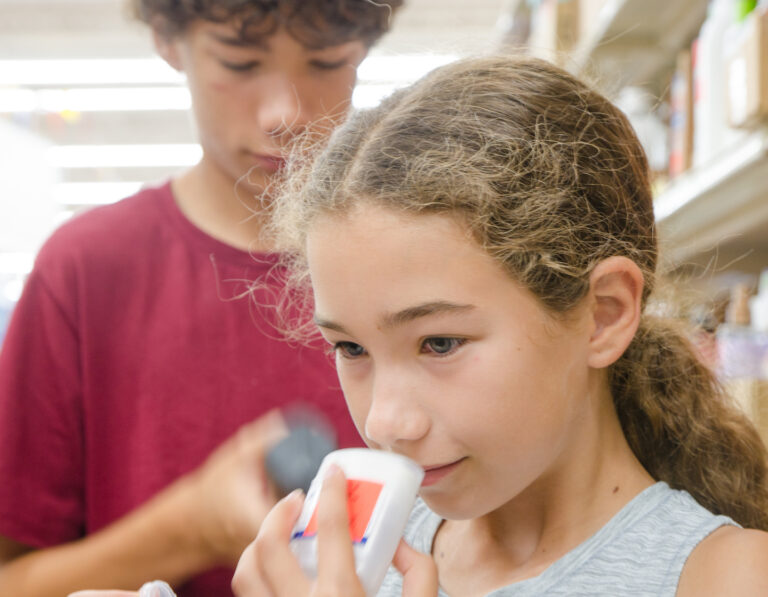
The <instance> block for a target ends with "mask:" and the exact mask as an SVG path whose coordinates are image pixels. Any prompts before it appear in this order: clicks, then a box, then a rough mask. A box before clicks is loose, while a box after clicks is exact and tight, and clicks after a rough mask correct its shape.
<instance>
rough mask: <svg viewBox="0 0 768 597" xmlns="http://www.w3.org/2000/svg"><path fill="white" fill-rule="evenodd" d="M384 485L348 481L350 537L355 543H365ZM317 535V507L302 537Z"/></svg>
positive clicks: (355, 480) (356, 480)
mask: <svg viewBox="0 0 768 597" xmlns="http://www.w3.org/2000/svg"><path fill="white" fill-rule="evenodd" d="M382 487H383V485H382V484H381V483H375V482H373V481H360V480H358V479H347V511H348V513H349V535H350V537H351V538H352V541H353V542H354V543H365V541H366V539H367V537H366V536H365V530H366V529H367V528H368V523H369V522H370V521H371V516H372V515H373V509H374V508H375V507H376V501H377V500H378V499H379V494H380V493H381V489H382ZM316 534H317V506H315V510H314V512H312V516H311V517H310V519H309V523H307V528H306V529H304V532H303V533H301V536H302V537H312V536H313V535H316Z"/></svg>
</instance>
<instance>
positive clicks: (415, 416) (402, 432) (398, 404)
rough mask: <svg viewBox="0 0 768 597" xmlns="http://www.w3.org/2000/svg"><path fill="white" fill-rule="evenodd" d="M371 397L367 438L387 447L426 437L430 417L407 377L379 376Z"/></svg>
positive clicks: (366, 423)
mask: <svg viewBox="0 0 768 597" xmlns="http://www.w3.org/2000/svg"><path fill="white" fill-rule="evenodd" d="M372 394H373V395H372V397H371V403H370V408H369V410H368V416H367V417H366V419H365V429H364V432H365V435H366V437H367V438H368V439H370V440H371V441H373V442H375V443H376V444H378V445H379V446H381V447H384V448H386V447H391V446H394V445H396V444H397V443H402V442H409V441H417V440H419V439H421V438H423V437H424V436H426V435H427V433H428V431H429V429H430V426H431V420H430V417H429V414H428V412H427V411H426V410H425V409H424V408H423V406H422V405H421V403H420V401H419V399H418V387H417V386H415V385H413V384H409V383H408V381H407V378H406V377H405V376H404V375H397V374H395V375H390V376H388V378H385V377H384V376H382V375H378V376H377V379H375V380H374V385H373V391H372Z"/></svg>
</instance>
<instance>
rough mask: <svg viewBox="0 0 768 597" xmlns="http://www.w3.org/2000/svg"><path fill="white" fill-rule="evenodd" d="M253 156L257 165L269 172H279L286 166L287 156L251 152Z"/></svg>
mask: <svg viewBox="0 0 768 597" xmlns="http://www.w3.org/2000/svg"><path fill="white" fill-rule="evenodd" d="M251 158H252V159H253V161H254V162H256V165H257V166H259V167H260V168H261V169H263V170H266V171H267V172H277V171H278V170H280V168H282V167H283V166H285V158H284V157H282V156H279V155H268V154H264V153H251Z"/></svg>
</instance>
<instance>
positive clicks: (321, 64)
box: [309, 58, 347, 70]
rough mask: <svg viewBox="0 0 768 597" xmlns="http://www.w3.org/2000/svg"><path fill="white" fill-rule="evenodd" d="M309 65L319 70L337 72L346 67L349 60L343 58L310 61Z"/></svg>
mask: <svg viewBox="0 0 768 597" xmlns="http://www.w3.org/2000/svg"><path fill="white" fill-rule="evenodd" d="M309 64H310V65H311V66H313V67H314V68H317V69H319V70H336V69H337V68H341V67H342V66H346V64H347V59H346V58H342V59H341V60H310V61H309Z"/></svg>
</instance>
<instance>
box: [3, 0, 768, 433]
mask: <svg viewBox="0 0 768 597" xmlns="http://www.w3.org/2000/svg"><path fill="white" fill-rule="evenodd" d="M498 50H503V51H520V50H522V51H526V52H530V53H532V54H535V55H538V56H542V57H545V58H548V59H550V60H553V61H555V62H557V63H559V64H560V65H562V66H563V67H565V68H567V69H568V70H570V71H572V72H574V73H577V74H580V75H582V76H584V77H586V78H588V79H589V80H591V81H592V82H593V83H594V84H595V85H596V86H597V87H598V88H599V89H600V90H601V91H603V92H604V93H606V94H607V95H608V96H609V97H610V98H611V99H613V100H614V101H615V102H617V103H618V104H619V106H620V107H621V108H622V109H623V110H624V111H625V112H626V113H627V114H628V116H629V117H630V119H631V120H632V122H633V124H634V126H635V128H636V130H637V132H638V135H639V136H640V138H641V140H642V142H643V144H644V146H645V148H646V151H647V153H648V155H649V159H650V162H651V167H652V169H653V176H654V186H655V211H656V215H657V220H658V222H659V228H660V231H661V240H662V247H663V257H664V265H663V268H662V271H663V274H664V278H665V279H667V280H670V281H674V282H675V284H674V285H670V286H669V290H666V291H665V292H663V293H662V294H661V298H660V299H659V300H658V301H657V305H656V308H657V309H660V310H662V311H665V312H667V313H668V314H672V315H674V316H677V317H681V318H684V319H686V320H688V321H690V322H692V323H694V324H695V325H696V328H695V329H696V331H695V333H694V336H693V338H694V341H696V342H697V344H699V346H700V347H701V350H702V356H703V358H705V359H707V360H708V362H710V363H711V364H712V366H713V367H716V368H717V369H718V371H720V372H721V373H722V374H723V377H724V379H728V380H732V381H733V382H734V384H736V385H738V384H742V386H743V387H741V386H740V387H741V389H740V390H739V392H740V394H739V395H740V396H741V399H742V401H743V403H744V404H745V408H748V409H751V410H750V412H751V413H752V414H753V416H755V417H758V418H760V417H763V418H765V419H766V420H768V415H767V414H765V413H764V411H766V412H768V407H765V408H763V406H762V404H763V402H768V398H766V399H765V400H762V399H761V398H760V395H761V392H762V395H763V396H764V394H765V390H764V384H765V380H766V379H768V338H767V337H768V273H763V274H762V275H761V272H763V271H764V270H765V269H766V268H768V1H766V0H761V1H759V2H758V1H756V0H751V1H750V0H673V1H670V0H406V6H405V8H404V9H403V10H402V11H401V12H400V13H399V14H398V15H397V17H396V23H395V26H394V28H393V31H392V32H391V33H390V34H389V35H387V36H386V37H385V38H384V39H383V40H382V41H381V42H380V43H379V44H378V45H377V46H375V48H374V50H373V51H372V53H371V54H370V56H369V58H367V59H366V61H365V62H364V63H363V65H362V66H361V68H360V71H359V75H360V80H359V85H358V87H357V89H356V91H355V95H354V104H355V105H356V106H358V107H364V106H370V105H374V104H375V103H377V102H378V101H379V100H380V99H381V98H382V97H383V96H384V95H386V94H388V93H389V92H390V91H392V90H393V89H394V88H396V87H399V86H402V85H405V84H407V83H409V82H411V81H413V80H415V79H416V78H418V77H419V76H421V75H422V74H424V73H425V72H427V71H429V70H430V69H432V68H434V67H436V66H438V65H440V64H443V63H446V62H449V61H451V60H454V59H456V58H458V57H460V56H463V55H468V54H477V53H483V52H487V51H498ZM188 108H189V96H188V94H187V92H186V89H185V87H184V85H183V80H182V78H181V76H180V75H179V74H178V73H176V72H175V71H173V70H172V69H170V67H168V66H166V65H165V64H164V63H163V62H162V61H161V60H160V59H159V58H156V57H155V55H154V52H153V50H152V47H151V43H150V40H149V34H148V31H147V29H146V27H144V26H143V25H141V24H138V23H135V22H133V21H132V20H131V18H130V15H129V13H128V10H127V8H126V6H125V2H124V0H0V342H1V341H2V334H3V329H4V328H5V324H6V321H7V318H8V316H9V314H10V312H11V311H12V309H13V304H14V302H15V300H16V299H17V298H18V296H19V293H20V292H21V288H22V285H23V281H24V277H25V275H26V274H27V272H28V271H29V270H30V268H31V267H32V263H33V259H34V255H35V253H36V251H37V249H38V248H39V246H40V244H41V243H42V242H43V240H44V239H45V238H46V237H47V235H48V234H49V233H50V232H51V230H52V229H53V228H54V227H55V226H57V225H58V224H59V223H61V222H62V221H64V220H66V219H67V218H70V217H72V215H73V214H75V213H77V212H78V211H80V210H83V209H88V208H89V207H92V206H93V205H94V204H96V203H97V202H99V203H104V202H110V201H116V200H118V199H119V198H121V197H124V196H126V195H129V194H131V193H133V192H134V191H135V190H137V189H138V188H139V187H140V186H141V185H142V184H145V183H154V182H158V181H161V180H164V179H166V178H167V177H168V176H169V175H171V174H172V173H174V172H176V171H178V170H179V169H182V168H184V167H186V166H189V165H191V164H193V163H194V162H195V161H196V160H197V159H198V157H199V151H200V150H199V148H198V146H197V145H196V143H195V132H194V130H193V125H192V121H191V118H190V117H189V115H188ZM745 380H746V381H745ZM742 382H743V383H742Z"/></svg>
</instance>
